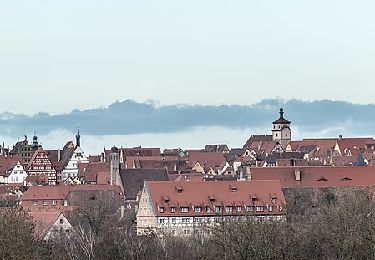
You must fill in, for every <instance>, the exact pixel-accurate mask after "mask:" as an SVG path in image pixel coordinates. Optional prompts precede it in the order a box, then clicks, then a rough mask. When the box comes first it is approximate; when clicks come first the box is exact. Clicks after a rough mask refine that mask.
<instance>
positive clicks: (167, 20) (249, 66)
mask: <svg viewBox="0 0 375 260" xmlns="http://www.w3.org/2000/svg"><path fill="white" fill-rule="evenodd" d="M373 10H375V2H374V1H369V0H363V1H354V0H314V1H305V0H289V1H280V0H264V1H261V0H256V1H253V0H246V1H245V0H244V1H235V0H233V1H218V0H216V1H211V0H207V1H197V0H192V1H175V0H170V1H166V0H158V1H143V0H137V1H128V0H106V1H99V0H86V1H84V0H65V1H47V0H33V1H30V0H25V1H19V0H12V1H1V2H0V89H1V102H0V112H5V111H9V112H13V113H23V114H29V115H30V114H34V113H37V112H40V111H44V112H48V113H51V114H58V113H67V112H69V111H71V110H73V109H89V108H96V107H102V106H108V105H109V104H111V103H113V102H114V101H116V100H125V99H134V100H137V101H140V102H144V101H148V100H153V102H156V103H160V104H161V105H169V104H180V103H183V104H205V105H219V104H254V103H256V102H258V101H260V100H261V99H265V98H281V99H291V98H297V99H301V100H321V99H331V100H344V101H349V102H353V103H360V104H368V103H373V102H374V101H373V93H374V90H373V83H374V82H375V73H374V68H375V48H374V47H373V46H375V16H374V15H373Z"/></svg>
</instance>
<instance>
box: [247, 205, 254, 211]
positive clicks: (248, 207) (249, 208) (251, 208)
mask: <svg viewBox="0 0 375 260" xmlns="http://www.w3.org/2000/svg"><path fill="white" fill-rule="evenodd" d="M253 210H254V209H253V206H246V211H247V212H252V211H253Z"/></svg>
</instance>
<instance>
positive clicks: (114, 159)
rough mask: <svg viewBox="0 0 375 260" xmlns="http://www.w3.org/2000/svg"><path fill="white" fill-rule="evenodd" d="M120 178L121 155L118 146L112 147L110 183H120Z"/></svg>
mask: <svg viewBox="0 0 375 260" xmlns="http://www.w3.org/2000/svg"><path fill="white" fill-rule="evenodd" d="M119 178H120V155H119V151H118V148H117V147H116V146H114V147H112V149H111V178H110V185H118V183H119V181H120V180H119Z"/></svg>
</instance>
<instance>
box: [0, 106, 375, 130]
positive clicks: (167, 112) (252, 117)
mask: <svg viewBox="0 0 375 260" xmlns="http://www.w3.org/2000/svg"><path fill="white" fill-rule="evenodd" d="M281 105H282V106H283V107H284V109H285V117H286V118H287V119H288V120H290V121H292V126H297V127H298V130H299V131H300V132H303V131H306V132H308V133H313V132H314V131H317V132H322V130H324V129H337V131H336V132H339V133H341V134H344V135H356V136H358V135H372V134H373V133H374V130H373V129H375V120H374V119H373V116H374V115H375V105H359V104H352V103H348V102H342V101H330V100H320V101H313V102H305V101H300V100H294V99H293V100H288V101H283V100H278V99H267V100H262V101H260V102H258V103H256V104H252V105H249V106H242V105H221V106H204V105H170V106H156V105H154V104H151V103H139V102H136V101H134V100H125V101H121V102H120V101H118V102H115V103H113V104H112V105H110V106H109V107H105V108H95V109H90V110H83V111H80V110H74V111H72V112H70V113H68V114H61V115H49V114H48V113H38V114H36V115H33V116H25V115H19V114H12V113H3V114H0V134H1V135H7V136H20V135H22V134H23V133H25V132H33V131H34V130H37V132H38V134H47V133H49V132H50V131H52V130H54V129H67V130H70V131H75V129H77V126H80V127H81V129H83V130H84V132H85V133H86V134H90V135H129V134H140V133H172V132H178V131H186V130H189V129H192V128H194V127H209V126H220V127H228V128H264V129H267V128H270V125H271V122H272V121H273V120H274V119H276V118H277V117H278V110H279V108H280V106H281Z"/></svg>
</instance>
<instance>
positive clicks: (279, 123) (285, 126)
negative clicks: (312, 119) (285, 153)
mask: <svg viewBox="0 0 375 260" xmlns="http://www.w3.org/2000/svg"><path fill="white" fill-rule="evenodd" d="M279 113H280V117H279V119H277V120H276V121H274V122H273V123H272V124H273V127H272V140H273V141H277V142H279V143H280V145H281V146H282V148H283V149H285V147H286V146H287V145H288V143H289V142H290V141H291V140H292V130H291V129H290V124H291V122H290V121H288V120H286V119H285V118H284V109H283V108H280V112H279Z"/></svg>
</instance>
